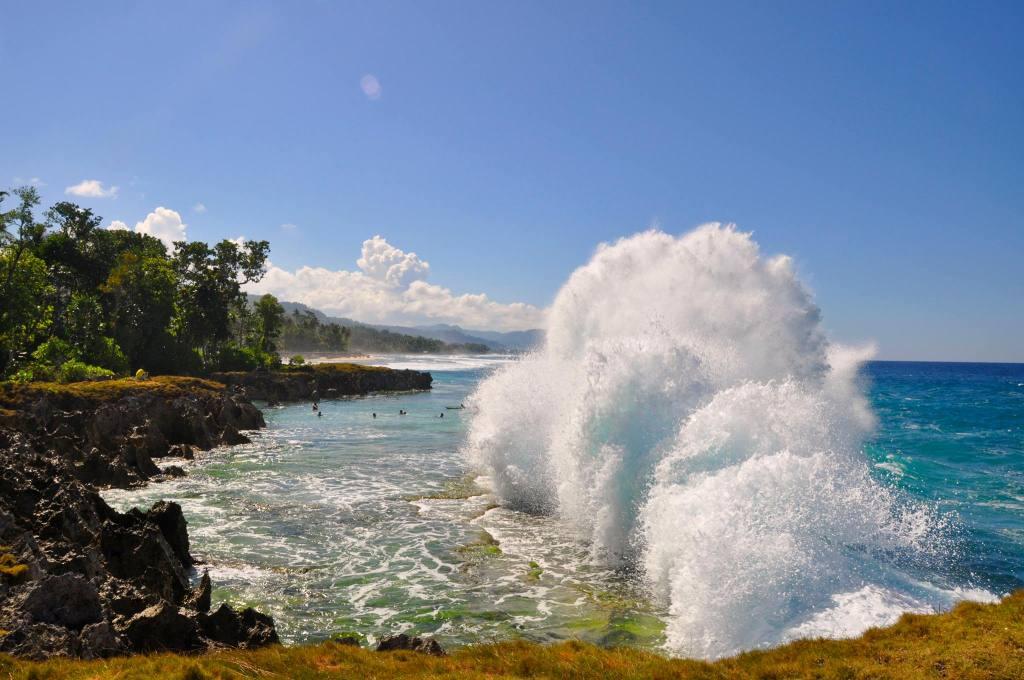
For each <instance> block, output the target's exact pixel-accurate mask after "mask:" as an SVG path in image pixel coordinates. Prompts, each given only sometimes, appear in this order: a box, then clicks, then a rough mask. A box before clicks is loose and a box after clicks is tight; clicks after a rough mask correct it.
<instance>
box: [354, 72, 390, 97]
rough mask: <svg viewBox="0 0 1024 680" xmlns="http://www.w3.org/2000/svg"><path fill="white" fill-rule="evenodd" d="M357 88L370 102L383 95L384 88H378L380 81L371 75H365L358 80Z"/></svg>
mask: <svg viewBox="0 0 1024 680" xmlns="http://www.w3.org/2000/svg"><path fill="white" fill-rule="evenodd" d="M359 88H360V89H361V90H362V91H363V94H365V95H366V98H367V99H370V100H372V101H376V100H377V99H380V96H381V95H382V94H383V93H384V88H382V87H381V86H380V81H379V80H377V76H375V75H373V74H372V73H367V74H366V75H365V76H363V77H362V78H361V79H360V80H359Z"/></svg>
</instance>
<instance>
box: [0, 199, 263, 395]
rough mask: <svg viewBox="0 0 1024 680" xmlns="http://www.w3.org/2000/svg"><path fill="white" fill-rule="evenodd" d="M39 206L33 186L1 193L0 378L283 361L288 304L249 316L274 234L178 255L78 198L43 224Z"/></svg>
mask: <svg viewBox="0 0 1024 680" xmlns="http://www.w3.org/2000/svg"><path fill="white" fill-rule="evenodd" d="M12 198H14V199H17V200H18V204H17V206H16V207H14V208H13V209H9V210H3V209H2V208H4V207H5V206H3V205H2V204H3V203H4V201H5V200H10V199H12ZM38 205H39V195H38V193H37V192H36V191H35V189H33V188H31V187H28V188H23V189H17V190H15V191H13V192H4V191H0V377H8V378H12V377H13V378H16V379H18V380H19V381H26V380H41V379H42V380H50V379H55V378H59V379H62V380H63V379H76V378H78V377H84V378H87V379H95V378H99V377H106V376H107V375H108V373H109V372H114V373H118V374H125V373H127V372H128V371H129V369H130V368H131V367H138V366H145V367H146V368H147V370H150V371H153V372H155V373H161V372H175V373H199V372H202V371H204V370H211V369H215V368H217V367H219V366H221V365H231V366H243V365H244V366H253V365H256V366H268V365H276V364H277V363H279V361H280V360H279V359H278V358H277V356H276V355H275V354H274V350H275V346H276V339H277V336H278V334H279V331H280V325H281V318H282V317H283V310H281V309H280V305H279V304H278V303H277V301H276V300H274V299H273V298H272V297H270V298H267V299H265V300H262V301H261V303H260V304H259V305H258V306H257V308H256V311H255V313H249V312H248V310H247V308H246V306H245V304H244V300H245V298H244V296H243V295H242V293H241V286H242V285H244V284H245V283H249V282H253V281H258V280H259V279H260V278H261V277H262V276H263V273H264V269H265V264H266V258H267V253H268V251H269V247H270V246H269V244H268V243H267V242H266V241H252V242H247V243H245V244H242V245H238V244H236V243H233V242H231V241H222V242H220V243H218V244H216V245H214V246H212V247H211V246H208V245H207V244H205V243H197V242H192V243H184V242H183V243H179V244H176V247H175V249H174V252H173V253H168V252H167V249H166V248H165V247H164V245H163V243H161V242H160V241H159V240H157V239H155V238H153V237H151V236H148V235H145V234H137V233H134V232H131V231H119V230H108V229H101V228H100V224H101V223H102V220H101V218H100V216H98V215H94V214H93V213H92V211H91V210H89V209H87V208H81V207H79V206H77V205H75V204H74V203H70V202H67V201H61V202H59V203H56V204H55V205H53V206H52V207H51V208H50V209H49V210H47V211H46V213H45V215H44V217H45V219H44V220H42V221H40V220H37V219H36V217H35V214H34V213H35V210H36V208H37V207H38ZM232 344H234V345H237V346H236V347H229V345H232ZM71 361H75V362H78V363H76V364H73V365H71V366H66V365H67V364H68V363H69V362H71ZM65 367H66V368H65ZM103 369H105V370H103Z"/></svg>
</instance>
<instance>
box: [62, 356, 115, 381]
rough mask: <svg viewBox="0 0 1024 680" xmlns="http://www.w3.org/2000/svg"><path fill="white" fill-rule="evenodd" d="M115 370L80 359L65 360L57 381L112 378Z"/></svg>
mask: <svg viewBox="0 0 1024 680" xmlns="http://www.w3.org/2000/svg"><path fill="white" fill-rule="evenodd" d="M113 377H114V372H113V371H111V370H110V369H108V368H103V367H101V366H93V365H91V364H87V363H85V362H82V361H79V360H78V359H72V360H71V361H66V362H64V365H62V366H61V367H60V368H58V369H57V382H61V383H70V382H83V381H85V380H110V379H111V378H113Z"/></svg>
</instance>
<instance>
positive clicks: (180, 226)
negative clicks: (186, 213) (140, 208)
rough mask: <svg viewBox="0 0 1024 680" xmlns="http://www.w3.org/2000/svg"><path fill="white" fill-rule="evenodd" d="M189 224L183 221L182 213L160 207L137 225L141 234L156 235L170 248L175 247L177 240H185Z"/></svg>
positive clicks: (136, 228)
mask: <svg viewBox="0 0 1024 680" xmlns="http://www.w3.org/2000/svg"><path fill="white" fill-rule="evenodd" d="M187 226H188V225H186V224H185V223H183V222H182V221H181V215H179V214H178V213H177V211H174V210H171V209H170V208H164V207H159V208H157V209H156V210H154V211H153V212H151V213H149V214H148V215H146V219H144V220H142V221H141V222H138V223H137V224H136V225H135V231H137V232H138V233H140V234H149V235H150V236H155V237H156V238H158V239H160V240H161V241H163V242H164V245H165V246H167V247H168V248H172V247H174V242H175V241H184V240H185V228H186V227H187Z"/></svg>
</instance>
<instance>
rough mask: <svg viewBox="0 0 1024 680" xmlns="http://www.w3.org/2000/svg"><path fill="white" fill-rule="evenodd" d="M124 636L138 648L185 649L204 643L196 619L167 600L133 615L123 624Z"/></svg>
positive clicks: (141, 649)
mask: <svg viewBox="0 0 1024 680" xmlns="http://www.w3.org/2000/svg"><path fill="white" fill-rule="evenodd" d="M124 636H125V638H127V640H128V643H129V645H130V646H131V648H132V650H134V651H137V652H154V651H161V650H167V651H176V652H185V651H192V650H197V649H202V648H203V647H205V645H204V644H203V640H202V638H200V636H199V626H198V624H197V622H196V620H195V619H194V618H191V617H189V616H188V615H187V614H185V613H184V612H182V610H180V609H179V608H178V607H175V606H174V605H171V604H168V603H167V602H160V603H158V604H155V605H153V606H152V607H148V608H147V609H144V610H142V611H141V612H139V613H138V614H136V615H135V616H133V617H132V618H131V620H130V621H129V622H128V624H127V625H126V626H125V627H124Z"/></svg>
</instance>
